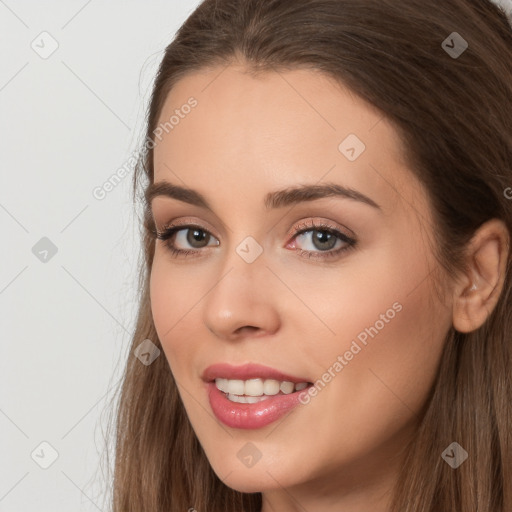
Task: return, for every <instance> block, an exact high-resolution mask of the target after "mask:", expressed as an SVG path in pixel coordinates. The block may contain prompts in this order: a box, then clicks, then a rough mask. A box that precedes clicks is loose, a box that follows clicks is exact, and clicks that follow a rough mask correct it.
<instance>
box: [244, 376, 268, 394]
mask: <svg viewBox="0 0 512 512" xmlns="http://www.w3.org/2000/svg"><path fill="white" fill-rule="evenodd" d="M244 394H245V395H249V396H261V395H263V381H262V380H261V379H250V380H246V381H245V393H244Z"/></svg>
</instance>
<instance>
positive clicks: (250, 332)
mask: <svg viewBox="0 0 512 512" xmlns="http://www.w3.org/2000/svg"><path fill="white" fill-rule="evenodd" d="M233 256H234V257H231V258H228V260H226V262H225V265H223V267H222V270H223V271H222V274H219V277H218V278H217V280H216V282H215V284H214V285H213V287H212V288H211V289H210V292H209V293H208V294H207V295H206V297H205V300H204V302H203V308H204V310H203V316H204V323H205V325H206V327H207V328H208V329H209V330H210V331H211V332H212V333H213V334H214V335H215V336H216V337H217V338H220V339H223V340H227V341H236V340H239V339H243V338H247V337H260V336H265V335H268V334H274V333H275V332H276V331H277V330H278V329H279V326H280V315H279V311H278V303H279V298H278V295H277V294H276V293H272V288H273V284H276V283H273V281H275V276H274V275H273V274H272V272H271V271H270V270H269V269H268V268H267V267H266V264H265V260H264V258H263V257H262V256H260V257H259V258H257V259H256V261H253V262H252V263H247V262H245V261H244V260H242V259H241V258H240V257H239V256H238V254H236V253H235V254H234V255H233Z"/></svg>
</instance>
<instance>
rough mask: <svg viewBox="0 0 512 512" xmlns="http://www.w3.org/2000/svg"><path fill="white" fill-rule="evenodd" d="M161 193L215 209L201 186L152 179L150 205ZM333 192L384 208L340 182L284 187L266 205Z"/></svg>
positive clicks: (281, 204) (147, 197)
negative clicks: (202, 191)
mask: <svg viewBox="0 0 512 512" xmlns="http://www.w3.org/2000/svg"><path fill="white" fill-rule="evenodd" d="M158 196H165V197H170V198H173V199H177V200H178V201H183V202H185V203H188V204H191V205H194V206H199V207H200V208H206V209H207V210H212V208H211V206H210V204H209V203H208V201H207V200H206V198H205V197H204V196H203V195H202V194H200V193H199V192H197V190H193V189H191V188H187V187H182V186H180V185H175V184H172V183H169V182H168V181H159V182H157V183H152V184H151V185H149V186H148V187H147V189H146V191H145V193H144V198H145V201H146V205H147V206H148V207H150V206H151V202H152V201H153V199H154V198H155V197H158ZM333 196H336V197H341V198H344V199H352V200H354V201H359V202H361V203H364V204H367V205H369V206H371V207H373V208H375V209H377V210H380V211H382V208H381V207H380V205H378V204H377V203H376V202H375V201H374V200H373V199H371V198H369V197H368V196H366V195H364V194H363V193H361V192H359V191H357V190H355V189H353V188H349V187H344V186H342V185H339V184H337V183H325V184H322V185H298V186H294V187H288V188H285V189H283V190H277V191H274V192H269V193H268V194H267V195H266V196H265V198H264V205H265V208H266V209H267V210H270V209H274V208H283V207H285V206H289V205H292V204H297V203H301V202H304V201H314V200H316V199H322V198H325V197H333Z"/></svg>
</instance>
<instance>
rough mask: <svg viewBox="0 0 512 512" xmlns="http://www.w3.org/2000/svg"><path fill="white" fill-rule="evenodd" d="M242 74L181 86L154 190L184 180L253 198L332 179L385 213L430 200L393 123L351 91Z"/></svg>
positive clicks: (296, 73) (320, 80)
mask: <svg viewBox="0 0 512 512" xmlns="http://www.w3.org/2000/svg"><path fill="white" fill-rule="evenodd" d="M244 71H245V69H244V68H243V67H240V66H228V67H217V68H211V69H207V70H203V71H200V72H194V73H192V74H190V75H187V76H185V77H184V78H182V79H181V80H180V81H178V82H177V84H176V85H175V86H174V88H173V89H172V90H171V92H170V93H169V95H168V97H167V99H166V101H165V103H164V106H163V108H162V112H161V114H160V118H159V123H158V124H159V127H160V131H159V138H160V140H158V139H155V141H156V146H155V149H154V173H155V174H154V181H155V182H157V181H160V180H170V181H174V182H176V179H179V180H181V181H183V182H184V183H186V184H187V186H191V187H194V188H196V189H198V190H200V191H201V192H204V195H206V196H208V190H212V187H214V188H213V190H215V189H216V190H219V191H220V188H219V187H218V184H219V181H223V182H224V183H225V185H226V186H231V187H236V189H237V192H238V195H239V196H240V197H242V198H245V199H248V198H253V197H254V196H255V194H256V195H257V196H259V197H261V198H263V196H264V195H265V194H266V193H267V192H268V191H269V190H271V189H277V188H282V187H286V186H292V185H294V184H297V183H299V182H300V183H318V182H321V181H322V180H328V181H335V182H338V183H340V184H342V185H344V186H347V187H352V188H355V189H357V190H360V191H361V192H363V193H364V194H366V195H368V196H370V197H372V198H373V199H375V200H376V201H377V202H378V203H379V204H382V205H383V209H384V210H385V209H386V208H388V209H391V207H392V206H393V207H394V206H396V204H397V203H399V202H402V201H403V200H404V199H405V200H406V202H407V203H410V201H412V200H413V199H412V198H413V195H414V197H416V196H417V195H418V194H419V196H422V198H423V200H425V199H426V198H425V197H424V193H423V190H422V187H421V186H420V184H419V183H418V182H417V181H416V179H415V178H414V176H413V174H412V173H411V172H410V171H409V170H408V169H407V168H406V166H405V163H404V161H403V151H402V146H401V141H400V139H399V137H398V135H397V133H396V132H395V130H394V129H393V127H392V126H391V124H390V123H389V122H388V121H387V119H386V118H385V117H384V116H383V114H382V113H381V112H380V111H378V110H377V109H375V108H373V107H372V106H371V105H370V104H368V103H366V102H365V101H363V100H362V99H361V98H359V97H358V96H356V95H355V94H354V93H353V92H351V91H350V90H349V89H347V88H345V87H344V86H342V85H340V84H338V83H336V82H334V80H332V79H330V78H329V77H327V76H326V75H324V74H321V73H319V72H316V71H312V70H293V71H286V72H281V71H280V72H277V71H276V72H274V71H270V72H266V73H263V74H260V75H258V76H257V77H255V76H253V75H251V74H248V73H245V72H244ZM191 99H192V101H191ZM190 105H194V106H193V107H190ZM157 128H158V127H157ZM414 200H415V201H416V199H414ZM213 201H214V199H213ZM418 207H419V206H418Z"/></svg>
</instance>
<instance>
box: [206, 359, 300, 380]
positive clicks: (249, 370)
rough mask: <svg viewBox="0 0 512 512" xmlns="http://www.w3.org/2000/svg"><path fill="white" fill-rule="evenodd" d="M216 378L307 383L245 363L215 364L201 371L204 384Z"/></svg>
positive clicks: (298, 378)
mask: <svg viewBox="0 0 512 512" xmlns="http://www.w3.org/2000/svg"><path fill="white" fill-rule="evenodd" d="M216 378H220V379H240V380H248V379H257V378H261V379H275V380H279V381H288V382H293V383H294V384H297V383H299V382H309V381H308V379H306V378H302V377H294V376H292V375H288V374H286V373H283V372H281V371H279V370H276V369H274V368H271V367H270V366H264V365H261V364H257V363H247V364H244V365H240V366H233V365H231V364H229V363H216V364H212V365H211V366H208V368H206V369H205V370H204V371H203V374H202V379H203V380H204V381H206V382H212V381H214V380H215V379H216Z"/></svg>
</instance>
